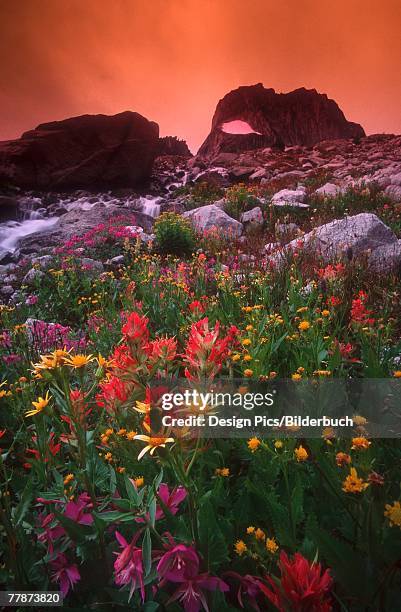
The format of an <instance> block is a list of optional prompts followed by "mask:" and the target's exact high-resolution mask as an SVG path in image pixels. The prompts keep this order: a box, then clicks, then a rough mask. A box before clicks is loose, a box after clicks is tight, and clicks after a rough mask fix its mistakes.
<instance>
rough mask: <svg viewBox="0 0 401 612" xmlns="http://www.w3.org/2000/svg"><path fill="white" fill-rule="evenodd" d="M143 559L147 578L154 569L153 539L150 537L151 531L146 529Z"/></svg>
mask: <svg viewBox="0 0 401 612" xmlns="http://www.w3.org/2000/svg"><path fill="white" fill-rule="evenodd" d="M142 559H143V567H144V569H145V576H147V575H148V574H149V573H150V570H151V569H152V539H151V537H150V529H149V528H147V529H145V535H144V536H143V541H142Z"/></svg>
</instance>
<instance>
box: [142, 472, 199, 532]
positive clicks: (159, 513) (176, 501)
mask: <svg viewBox="0 0 401 612" xmlns="http://www.w3.org/2000/svg"><path fill="white" fill-rule="evenodd" d="M157 495H158V497H159V498H160V500H161V502H162V504H163V506H162V507H160V505H159V504H158V505H157V507H156V520H157V521H158V520H160V519H162V518H163V517H164V507H166V508H167V510H168V511H169V512H170V513H171V514H177V512H178V510H179V505H180V503H181V502H182V501H184V499H185V498H186V496H187V492H186V489H185V488H184V487H181V486H180V487H175V489H173V490H172V491H171V493H170V489H169V488H168V485H167V484H165V483H163V482H162V484H161V485H160V486H159V489H158V491H157ZM147 518H149V515H148V516H147ZM136 522H137V523H144V522H145V519H144V518H137V519H136Z"/></svg>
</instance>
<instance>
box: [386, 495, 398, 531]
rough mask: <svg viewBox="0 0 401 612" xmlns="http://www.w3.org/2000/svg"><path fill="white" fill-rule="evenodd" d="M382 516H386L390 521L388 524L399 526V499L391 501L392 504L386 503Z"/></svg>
mask: <svg viewBox="0 0 401 612" xmlns="http://www.w3.org/2000/svg"><path fill="white" fill-rule="evenodd" d="M385 508H386V509H385V511H384V516H387V518H388V519H389V522H390V526H391V527H393V525H397V527H401V504H400V502H399V501H395V502H393V504H392V505H391V504H386V506H385Z"/></svg>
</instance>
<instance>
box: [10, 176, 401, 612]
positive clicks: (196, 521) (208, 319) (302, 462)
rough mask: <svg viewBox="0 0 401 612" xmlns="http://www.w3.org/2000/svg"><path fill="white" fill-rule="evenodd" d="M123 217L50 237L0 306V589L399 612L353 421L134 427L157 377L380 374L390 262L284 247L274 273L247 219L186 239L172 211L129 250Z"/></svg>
mask: <svg viewBox="0 0 401 612" xmlns="http://www.w3.org/2000/svg"><path fill="white" fill-rule="evenodd" d="M241 189H244V188H243V187H242V188H241ZM236 193H237V194H238V189H237V192H236ZM248 196H249V197H252V192H251V191H249V193H248V194H247V197H248ZM237 204H238V201H237V200H236V199H233V201H232V207H233V209H234V208H235V206H237ZM240 204H241V203H240ZM391 210H392V211H393V214H394V215H395V216H396V218H397V219H398V216H399V213H397V212H396V211H395V212H394V210H393V209H391ZM272 214H273V213H272V212H271V211H269V210H265V211H264V215H265V224H266V225H268V227H270V228H271V229H272V228H274V226H275V223H276V221H277V220H276V219H273V218H272V217H271V215H272ZM298 214H299V216H300V217H302V214H303V213H302V211H300V212H299V213H298ZM336 214H337V211H336ZM385 214H386V215H390V210H389V209H386V210H385ZM397 215H398V216H397ZM298 222H300V223H301V222H302V218H301V221H300V220H299V219H298ZM134 225H135V223H134V220H131V221H130V220H127V219H122V218H121V219H120V218H118V219H116V220H115V222H114V223H109V224H103V225H100V226H98V227H96V228H95V229H94V230H91V231H90V232H89V233H88V234H86V235H82V236H79V237H73V238H72V239H70V240H69V241H67V242H65V243H64V244H60V245H59V246H58V247H57V248H56V249H55V250H54V252H53V254H52V256H51V258H50V261H49V263H48V265H47V266H46V269H45V271H44V272H43V273H42V274H40V275H38V276H37V278H36V279H34V280H33V282H32V283H30V284H29V286H28V285H22V287H21V292H20V299H19V303H18V304H17V305H16V304H13V303H11V302H10V303H8V304H3V305H2V306H1V311H0V362H1V381H0V383H1V387H0V414H1V417H0V418H1V431H0V438H1V439H0V447H1V454H0V463H1V465H0V542H1V557H0V581H1V583H2V585H5V586H4V588H6V589H8V590H10V589H11V590H12V589H14V590H37V591H46V590H49V591H60V592H61V594H62V596H63V598H64V608H65V609H67V610H83V609H91V610H104V611H111V610H115V611H117V610H141V611H144V612H153V611H160V612H162V611H164V610H166V611H169V612H175V611H177V612H179V611H180V610H184V611H185V612H199V611H202V610H206V611H208V610H209V611H210V612H213V611H217V610H219V611H220V612H223V611H226V612H229V611H235V610H248V611H251V610H256V611H264V610H272V611H274V610H279V611H285V612H290V611H299V612H301V611H302V612H307V611H308V612H309V611H311V612H328V611H329V610H339V611H344V612H346V611H349V612H354V611H361V610H387V611H392V610H394V611H396V610H400V608H401V595H400V593H401V505H400V500H401V492H400V461H401V444H400V442H399V441H397V439H393V438H386V439H384V438H383V439H380V438H374V437H371V436H370V435H369V428H368V425H369V424H368V423H367V420H366V417H365V416H364V415H363V414H353V415H352V416H353V418H354V422H355V423H356V427H357V431H356V433H355V435H354V436H353V437H350V438H343V437H339V436H338V435H337V434H336V431H335V430H333V429H330V428H328V429H327V430H324V431H323V433H322V435H321V436H320V437H317V438H308V437H304V436H303V435H302V436H300V437H298V436H297V431H296V428H295V429H293V430H292V431H289V430H277V431H276V432H273V434H272V435H269V436H267V437H263V436H251V437H249V438H231V437H222V438H211V437H207V436H203V435H201V434H200V433H199V432H197V431H194V430H192V429H191V427H177V426H171V427H167V426H166V427H162V428H160V429H159V430H158V431H157V432H155V430H154V428H153V422H152V416H154V414H155V412H157V410H158V407H159V400H160V397H161V395H162V393H163V391H164V390H165V388H166V385H170V387H171V386H173V385H174V383H175V381H177V380H179V379H180V380H183V379H184V380H187V381H188V382H189V383H193V382H194V381H195V382H196V381H203V382H206V383H207V384H208V385H212V384H213V383H214V382H215V381H218V380H220V379H227V380H230V379H232V380H234V379H235V380H237V379H240V380H242V381H243V383H242V385H243V388H244V389H245V390H246V385H247V381H249V384H250V383H251V382H257V381H261V382H263V383H265V384H266V385H268V384H270V383H272V381H275V380H279V379H286V380H288V382H289V384H291V385H302V384H303V382H304V381H312V382H314V383H315V384H316V385H318V384H320V383H321V382H322V381H325V380H328V379H330V380H336V379H339V380H349V379H360V380H364V379H388V380H391V381H392V383H394V384H395V385H397V384H398V382H399V380H398V379H401V341H400V328H401V320H400V305H401V299H400V288H399V278H398V277H397V275H396V274H388V275H387V274H386V275H381V276H377V277H374V278H373V277H372V274H371V273H370V272H369V270H368V268H367V267H366V266H364V264H363V262H360V261H356V260H355V258H353V257H352V253H351V254H350V253H349V254H348V256H347V257H345V258H341V259H340V258H339V259H337V260H333V261H332V262H331V263H329V264H328V263H327V262H323V260H322V261H320V260H319V258H317V257H310V256H309V255H308V253H307V252H304V250H303V248H302V243H301V242H300V244H299V248H297V249H295V251H294V252H293V253H291V255H288V257H286V259H285V261H284V262H282V263H281V265H274V263H269V262H267V260H266V259H264V258H262V257H260V256H258V255H257V253H258V252H259V251H258V250H257V248H256V247H257V245H258V241H260V237H259V236H258V234H257V232H255V233H254V234H252V233H250V234H248V235H247V238H246V240H242V241H239V240H237V239H236V238H235V237H233V236H227V235H225V236H223V235H221V234H219V233H218V232H214V231H210V232H204V233H203V234H202V235H199V234H196V231H195V230H194V229H192V227H191V226H190V224H189V222H188V221H187V220H185V219H183V218H182V217H181V216H179V215H177V214H175V213H173V212H170V213H167V214H162V215H161V216H160V217H159V218H158V219H157V220H156V222H155V228H154V233H155V238H154V240H152V241H150V242H144V241H143V240H141V237H140V235H138V234H136V233H135V231H133V230H132V227H133V226H134ZM116 256H118V261H117V262H114V263H107V262H113V258H115V257H116ZM83 258H87V259H86V260H85V259H83ZM94 260H96V261H97V260H100V261H102V262H103V263H104V269H103V271H99V270H97V269H95V270H94V269H93V266H92V264H91V262H93V261H94ZM85 261H86V263H85ZM83 262H84V263H83ZM400 384H401V383H400ZM395 388H396V387H395ZM244 389H243V392H245V391H244ZM276 434H277V435H276Z"/></svg>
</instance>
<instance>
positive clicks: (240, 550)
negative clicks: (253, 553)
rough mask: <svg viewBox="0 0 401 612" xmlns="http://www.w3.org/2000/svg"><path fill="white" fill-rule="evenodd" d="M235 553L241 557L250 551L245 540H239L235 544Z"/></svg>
mask: <svg viewBox="0 0 401 612" xmlns="http://www.w3.org/2000/svg"><path fill="white" fill-rule="evenodd" d="M234 548H235V552H236V553H237V555H239V556H241V555H243V554H244V552H246V551H247V550H248V547H247V545H246V544H245V542H244V541H243V540H237V541H236V542H235V544H234Z"/></svg>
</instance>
